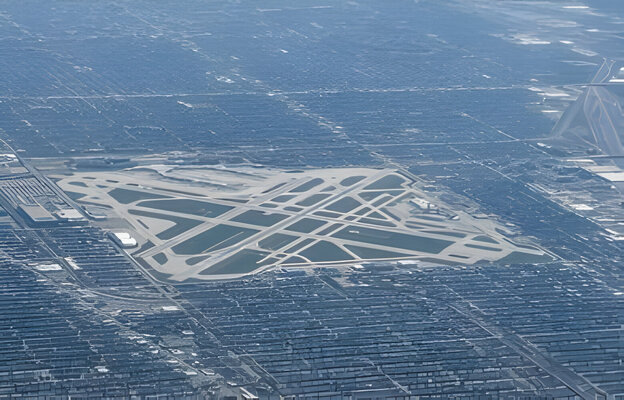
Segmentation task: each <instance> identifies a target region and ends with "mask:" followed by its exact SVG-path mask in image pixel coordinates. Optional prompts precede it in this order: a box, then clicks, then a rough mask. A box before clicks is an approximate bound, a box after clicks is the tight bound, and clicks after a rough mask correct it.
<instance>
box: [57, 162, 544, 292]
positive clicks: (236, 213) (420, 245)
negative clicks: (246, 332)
mask: <svg viewBox="0 0 624 400" xmlns="http://www.w3.org/2000/svg"><path fill="white" fill-rule="evenodd" d="M54 178H55V180H57V183H58V185H59V186H60V187H61V188H62V189H63V190H66V191H67V192H68V193H71V197H72V199H74V200H75V201H77V202H78V203H79V204H80V203H83V204H85V205H88V207H91V208H92V207H98V206H100V210H101V212H102V213H104V214H105V215H106V216H107V220H105V221H102V222H101V224H102V225H103V226H104V227H106V228H109V229H113V228H115V229H116V230H126V231H127V232H128V233H130V234H131V235H132V236H133V237H134V238H136V239H137V241H138V248H137V249H133V250H132V251H131V254H132V257H135V258H136V259H137V261H140V264H141V265H149V266H150V267H151V268H152V269H153V270H154V271H155V272H156V273H155V274H154V276H155V277H158V278H159V279H162V277H163V276H167V277H168V279H169V280H170V281H174V282H184V281H186V280H189V279H204V280H205V279H224V278H234V277H239V276H243V275H246V274H250V273H257V272H259V271H262V270H265V269H267V268H279V267H289V268H305V267H309V266H318V265H338V264H344V263H361V262H367V261H392V262H398V261H401V262H402V261H406V260H420V262H429V263H433V262H435V263H439V264H447V265H452V264H457V263H463V264H472V263H476V262H484V261H502V262H509V263H512V262H513V263H518V262H536V260H537V261H538V262H542V261H547V260H549V259H550V256H549V255H547V254H546V253H544V252H543V251H542V250H541V249H539V248H537V247H534V246H532V245H529V246H527V245H526V244H525V245H516V244H514V243H513V242H512V241H510V240H509V239H508V238H507V237H506V236H505V235H504V232H505V230H504V227H502V226H500V225H499V224H497V223H496V222H495V221H491V220H483V219H479V218H474V217H473V216H472V215H471V214H470V213H469V212H466V211H462V212H458V211H453V209H452V207H451V206H448V205H445V204H444V203H443V202H442V201H441V200H440V199H439V198H438V196H437V195H436V193H431V192H425V191H423V190H421V189H420V188H419V183H418V181H417V179H416V178H415V177H413V176H408V175H406V174H405V173H403V172H401V171H397V170H392V169H374V168H336V169H324V170H304V171H283V170H275V169H268V168H251V167H240V168H236V169H223V168H212V167H205V166H166V165H154V166H141V167H137V168H131V169H127V170H122V171H116V172H110V171H106V172H97V171H89V172H74V173H71V174H66V175H58V176H55V177H54Z"/></svg>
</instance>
